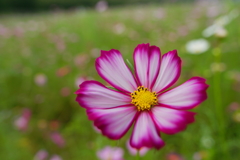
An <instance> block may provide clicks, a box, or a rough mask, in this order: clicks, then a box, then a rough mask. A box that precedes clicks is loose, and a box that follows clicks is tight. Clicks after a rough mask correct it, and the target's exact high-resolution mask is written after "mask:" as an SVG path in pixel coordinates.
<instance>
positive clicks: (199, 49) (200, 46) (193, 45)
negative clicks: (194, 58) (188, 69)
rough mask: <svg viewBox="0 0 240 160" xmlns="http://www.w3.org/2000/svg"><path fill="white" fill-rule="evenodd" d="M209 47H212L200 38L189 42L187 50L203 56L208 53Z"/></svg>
mask: <svg viewBox="0 0 240 160" xmlns="http://www.w3.org/2000/svg"><path fill="white" fill-rule="evenodd" d="M209 46H210V45H209V43H208V41H207V40H205V39H203V38H200V39H195V40H191V41H189V42H188V43H187V44H186V50H187V51H188V52H189V53H191V54H201V53H203V52H206V51H207V50H208V48H209Z"/></svg>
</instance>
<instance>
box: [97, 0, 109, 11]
mask: <svg viewBox="0 0 240 160" xmlns="http://www.w3.org/2000/svg"><path fill="white" fill-rule="evenodd" d="M95 9H96V10H97V11H98V12H104V11H106V10H107V9H108V3H107V1H98V2H97V4H96V6H95Z"/></svg>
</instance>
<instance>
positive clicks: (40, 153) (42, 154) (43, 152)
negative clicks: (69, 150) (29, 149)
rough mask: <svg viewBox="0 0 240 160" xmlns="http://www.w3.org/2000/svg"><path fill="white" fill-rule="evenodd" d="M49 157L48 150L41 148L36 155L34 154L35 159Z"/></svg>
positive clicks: (39, 159) (42, 159)
mask: <svg viewBox="0 0 240 160" xmlns="http://www.w3.org/2000/svg"><path fill="white" fill-rule="evenodd" d="M47 157H48V152H47V151H46V150H43V149H42V150H39V151H38V152H37V153H36V154H35V156H34V158H33V159H34V160H46V159H47Z"/></svg>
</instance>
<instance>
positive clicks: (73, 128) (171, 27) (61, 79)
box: [0, 1, 240, 160]
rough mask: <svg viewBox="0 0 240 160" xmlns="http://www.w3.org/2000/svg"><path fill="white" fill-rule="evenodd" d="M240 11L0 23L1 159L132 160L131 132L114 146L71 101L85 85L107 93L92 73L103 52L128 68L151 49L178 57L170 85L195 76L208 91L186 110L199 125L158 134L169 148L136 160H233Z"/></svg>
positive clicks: (161, 8) (222, 8) (175, 10)
mask: <svg viewBox="0 0 240 160" xmlns="http://www.w3.org/2000/svg"><path fill="white" fill-rule="evenodd" d="M239 8H240V4H237V3H233V2H231V3H230V2H229V3H216V2H215V3H210V2H204V3H203V2H201V1H200V2H198V3H197V2H196V3H190V4H162V5H160V4H157V5H148V6H143V5H142V6H141V5H139V6H127V7H123V8H107V7H106V6H105V8H104V6H103V8H100V9H97V10H86V9H84V8H79V9H78V10H73V11H67V12H66V11H55V12H49V13H35V14H1V15H0V97H1V100H0V141H1V142H0V159H2V160H17V159H24V160H28V159H29V160H31V159H34V160H80V159H81V160H95V159H101V158H100V157H101V156H105V155H111V154H112V160H120V159H127V160H129V159H135V154H136V151H135V152H134V151H133V152H132V150H134V149H130V148H131V147H130V148H129V144H128V140H129V138H130V135H131V131H130V132H128V133H127V134H126V135H125V136H124V137H123V138H121V139H120V140H116V141H113V140H110V139H108V138H107V137H105V136H103V135H102V134H101V133H100V131H99V130H98V129H97V128H96V127H94V125H93V122H92V121H89V120H88V117H87V115H86V111H85V109H84V108H81V107H79V104H78V103H77V102H76V101H75V99H76V94H74V93H75V92H76V90H77V89H78V88H79V87H78V86H79V84H81V83H82V82H83V81H85V80H97V81H100V82H102V83H103V84H106V82H105V81H104V80H102V79H101V78H100V76H99V75H98V74H97V71H96V69H95V59H96V58H97V57H99V56H100V50H110V49H117V50H119V51H120V52H121V53H122V55H123V57H124V59H125V60H126V59H127V60H128V61H129V63H132V64H133V58H132V54H133V51H134V48H135V47H136V46H137V45H138V44H142V43H150V44H151V45H156V46H158V47H160V49H161V53H162V54H164V53H167V52H168V51H171V50H174V49H176V50H177V51H178V55H179V56H180V57H181V59H182V71H181V76H180V78H179V80H178V82H177V83H176V84H175V85H174V86H177V85H180V84H182V83H183V82H185V81H186V80H188V79H190V78H191V77H193V76H199V77H204V78H205V79H206V83H207V84H208V85H209V88H208V90H207V94H208V99H207V100H206V101H204V102H203V103H201V104H200V105H199V106H198V107H196V108H194V109H193V110H192V111H194V112H196V113H197V115H196V117H195V122H194V123H192V124H190V125H188V127H187V129H186V130H184V131H183V132H180V133H178V134H174V135H167V134H164V133H161V137H162V139H163V140H164V141H165V143H166V145H165V146H164V147H163V148H161V149H160V150H156V149H147V148H142V149H141V151H140V153H139V154H140V159H142V160H145V159H146V160H147V159H149V160H159V159H166V160H214V159H218V160H237V159H238V158H239V157H240V152H239V150H240V145H239V144H240V98H239V97H240V56H239V53H240V38H239V36H240V27H239V26H240V20H239V18H240V15H239V14H240V10H239ZM106 85H107V84H106ZM130 130H132V129H130ZM112 147H115V148H112ZM116 147H117V148H116ZM104 149H105V150H104ZM103 152H104V153H103ZM109 152H110V153H109ZM114 156H115V157H118V158H115V159H114ZM102 159H104V158H102ZM109 159H110V160H111V158H109Z"/></svg>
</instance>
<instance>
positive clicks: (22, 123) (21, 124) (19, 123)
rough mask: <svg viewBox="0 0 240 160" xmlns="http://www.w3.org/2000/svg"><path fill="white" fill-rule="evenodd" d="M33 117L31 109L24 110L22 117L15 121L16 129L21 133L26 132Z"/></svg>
mask: <svg viewBox="0 0 240 160" xmlns="http://www.w3.org/2000/svg"><path fill="white" fill-rule="evenodd" d="M31 115H32V112H31V110H30V109H28V108H25V109H23V111H22V115H21V116H20V117H19V118H17V119H16V120H15V121H14V124H15V126H16V128H17V129H18V130H20V131H26V130H27V128H28V125H29V121H30V118H31Z"/></svg>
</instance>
